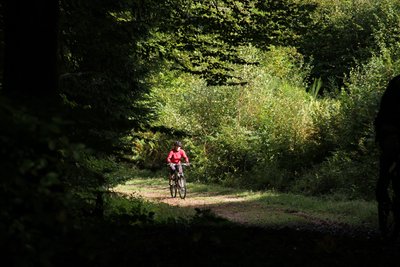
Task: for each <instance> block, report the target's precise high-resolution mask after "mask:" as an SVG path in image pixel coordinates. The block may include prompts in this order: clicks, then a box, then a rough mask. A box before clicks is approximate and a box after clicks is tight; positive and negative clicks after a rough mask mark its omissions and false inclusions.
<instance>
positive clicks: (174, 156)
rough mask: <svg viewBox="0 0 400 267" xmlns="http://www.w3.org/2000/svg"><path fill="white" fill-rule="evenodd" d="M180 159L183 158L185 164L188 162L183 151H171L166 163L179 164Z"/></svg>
mask: <svg viewBox="0 0 400 267" xmlns="http://www.w3.org/2000/svg"><path fill="white" fill-rule="evenodd" d="M181 158H184V159H185V161H186V162H189V158H188V157H187V156H186V153H185V151H184V150H183V149H180V150H179V151H175V150H174V149H172V150H171V151H170V152H169V154H168V157H167V162H168V163H179V162H180V161H181Z"/></svg>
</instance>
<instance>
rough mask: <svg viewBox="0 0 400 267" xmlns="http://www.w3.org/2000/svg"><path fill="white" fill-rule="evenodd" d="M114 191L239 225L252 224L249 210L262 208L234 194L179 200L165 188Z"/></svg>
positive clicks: (191, 196) (189, 197)
mask: <svg viewBox="0 0 400 267" xmlns="http://www.w3.org/2000/svg"><path fill="white" fill-rule="evenodd" d="M115 191H117V192H120V193H125V194H132V193H133V194H134V195H138V196H141V197H143V198H144V199H146V200H149V201H154V202H162V203H166V204H168V205H171V206H177V207H189V208H201V209H210V210H212V211H213V212H214V213H215V214H216V215H218V216H221V217H224V218H227V219H229V220H232V221H235V222H239V223H244V224H246V223H252V222H253V221H254V218H253V217H254V216H252V218H253V219H252V220H250V219H249V216H246V214H247V213H249V210H250V211H252V213H254V210H260V211H261V210H262V209H263V207H262V206H261V205H259V204H257V203H254V202H247V201H246V199H245V198H244V197H239V196H237V195H234V194H223V195H218V194H215V193H210V192H206V193H190V192H188V194H187V197H186V198H185V199H180V198H179V196H177V197H176V198H172V197H171V196H170V195H169V188H168V187H167V186H154V185H152V186H145V187H142V188H141V189H140V190H138V189H137V188H135V189H134V190H130V189H126V188H122V187H117V188H116V189H115Z"/></svg>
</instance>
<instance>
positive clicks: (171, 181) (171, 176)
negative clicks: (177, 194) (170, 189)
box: [168, 165, 175, 185]
mask: <svg viewBox="0 0 400 267" xmlns="http://www.w3.org/2000/svg"><path fill="white" fill-rule="evenodd" d="M174 174H175V166H174V165H170V167H169V175H168V179H169V185H172V184H173V180H174Z"/></svg>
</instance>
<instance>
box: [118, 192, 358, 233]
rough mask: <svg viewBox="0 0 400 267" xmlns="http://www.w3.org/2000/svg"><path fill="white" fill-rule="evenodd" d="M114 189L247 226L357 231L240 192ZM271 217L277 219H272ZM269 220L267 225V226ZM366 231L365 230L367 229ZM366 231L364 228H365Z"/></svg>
mask: <svg viewBox="0 0 400 267" xmlns="http://www.w3.org/2000/svg"><path fill="white" fill-rule="evenodd" d="M115 191H117V192H120V193H124V194H133V195H138V196H141V197H143V198H144V199H146V200H149V201H153V202H162V203H166V204H168V205H171V206H177V207H189V208H200V209H210V210H211V211H212V212H213V213H214V214H216V215H218V216H220V217H223V218H226V219H228V220H230V221H233V222H237V223H240V224H245V225H257V226H268V227H270V226H271V221H272V224H273V223H274V222H276V223H277V224H280V222H282V221H285V224H286V226H290V227H295V228H303V229H304V228H312V229H314V230H318V231H329V232H332V231H334V232H338V231H339V232H348V231H351V232H354V229H353V228H352V227H350V226H348V225H345V224H342V223H339V222H332V221H326V220H323V219H321V218H317V217H315V216H313V215H311V214H308V213H305V212H301V211H296V210H293V209H289V208H284V207H276V206H270V205H267V204H262V203H260V202H256V201H249V199H248V198H246V197H242V196H238V195H237V194H218V193H215V192H202V193H197V192H196V193H193V192H190V191H189V192H188V195H187V197H186V198H185V199H180V198H179V196H177V197H176V198H171V196H170V195H169V187H168V186H165V185H140V187H137V186H134V185H132V187H130V186H128V187H127V186H120V187H116V188H115ZM271 218H274V219H272V220H271ZM266 222H268V225H266ZM364 230H365V229H364ZM364 230H363V231H364Z"/></svg>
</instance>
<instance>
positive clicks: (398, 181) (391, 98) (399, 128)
mask: <svg viewBox="0 0 400 267" xmlns="http://www.w3.org/2000/svg"><path fill="white" fill-rule="evenodd" d="M374 126H375V133H376V141H377V143H378V145H379V148H380V158H379V177H378V182H377V185H376V200H377V202H378V211H379V212H380V215H379V217H380V218H379V220H380V221H379V224H380V230H381V232H382V235H383V236H384V237H388V236H387V235H388V234H389V233H388V232H387V231H388V229H387V227H386V223H387V222H386V217H387V214H388V213H389V211H390V209H392V210H393V216H394V221H395V229H394V233H393V234H394V235H393V236H392V238H397V235H398V233H399V230H400V228H399V227H400V166H396V165H398V164H400V158H399V156H400V75H399V76H396V77H394V78H393V79H392V80H391V81H390V82H389V84H388V86H387V88H386V90H385V92H384V93H383V95H382V99H381V103H380V107H379V112H378V114H377V117H376V119H375V122H374ZM390 182H391V183H392V187H393V193H394V197H393V199H392V200H391V199H390V197H389V193H388V188H389V184H390Z"/></svg>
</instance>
